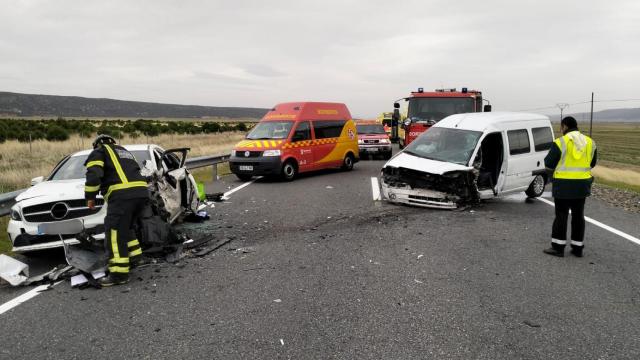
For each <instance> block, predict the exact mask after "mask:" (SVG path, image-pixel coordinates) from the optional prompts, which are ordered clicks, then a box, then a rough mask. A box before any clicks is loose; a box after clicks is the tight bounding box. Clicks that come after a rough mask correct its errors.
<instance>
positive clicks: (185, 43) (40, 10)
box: [0, 0, 640, 117]
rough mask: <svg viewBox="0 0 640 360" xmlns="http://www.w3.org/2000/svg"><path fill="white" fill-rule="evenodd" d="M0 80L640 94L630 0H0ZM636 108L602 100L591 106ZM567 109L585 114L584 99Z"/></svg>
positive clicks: (252, 96)
mask: <svg viewBox="0 0 640 360" xmlns="http://www.w3.org/2000/svg"><path fill="white" fill-rule="evenodd" d="M0 6H1V11H0V34H1V35H0V91H13V92H24V93H38V94H52V95H78V96H86V97H108V98H116V99H125V100H140V101H154V102H167V103H179V104H198V105H212V106H250V107H270V106H272V105H274V104H275V103H278V102H283V101H292V100H323V101H324V100H326V101H339V102H345V103H347V105H348V106H349V107H350V109H351V111H352V113H353V114H354V115H355V116H362V117H365V116H375V115H376V114H378V113H379V112H381V111H390V109H391V108H392V103H393V101H394V100H395V99H398V98H400V97H404V96H407V95H408V93H409V92H410V91H411V90H413V89H416V88H418V87H424V88H425V89H434V88H437V87H457V88H460V87H463V86H466V87H469V88H474V89H479V90H482V91H483V93H484V94H485V97H486V98H488V99H489V100H491V102H492V104H493V106H494V110H529V109H536V110H537V111H539V112H543V113H553V112H554V110H553V109H540V108H545V107H550V106H551V107H552V106H554V105H555V104H556V103H560V102H564V103H571V104H574V103H578V102H582V101H586V100H588V99H589V98H590V96H591V91H594V92H595V93H596V99H600V100H612V99H630V98H640V94H638V91H636V87H637V86H640V1H637V0H628V1H623V0H609V1H593V2H591V1H559V0H554V1H549V0H539V1H508V0H505V1H490V0H487V1H464V0H460V1H450V0H449V1H446V0H442V1H428V0H419V1H393V2H392V1H373V0H369V1H364V0H363V1H350V0H342V1H330V0H323V1H279V0H273V1H259V0H256V1H243V0H234V1H212V0H209V1H186V0H185V1H178V0H175V1H158V0H153V1H133V0H127V1H114V0H109V1H88V0H82V1H67V0H56V1H9V0H1V1H0ZM616 107H640V101H635V102H634V101H631V102H617V103H614V102H601V103H598V104H597V105H596V110H599V109H605V108H616ZM570 110H572V111H575V112H578V111H586V110H588V107H587V105H572V107H571V108H570Z"/></svg>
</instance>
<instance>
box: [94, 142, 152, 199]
mask: <svg viewBox="0 0 640 360" xmlns="http://www.w3.org/2000/svg"><path fill="white" fill-rule="evenodd" d="M85 166H86V168H87V179H86V182H85V187H84V197H85V199H87V200H94V199H95V198H96V195H98V191H100V193H101V194H102V197H104V199H105V201H108V200H109V199H113V198H118V199H134V198H141V197H147V196H149V193H148V190H147V182H146V180H145V178H144V177H143V176H142V175H141V174H140V166H139V165H138V163H137V162H136V160H135V158H134V157H133V155H132V154H131V153H130V152H129V151H127V150H126V149H125V148H123V147H122V146H118V145H111V144H103V145H101V146H100V147H99V148H97V149H95V150H93V151H92V152H91V154H89V157H88V158H87V161H86V162H85Z"/></svg>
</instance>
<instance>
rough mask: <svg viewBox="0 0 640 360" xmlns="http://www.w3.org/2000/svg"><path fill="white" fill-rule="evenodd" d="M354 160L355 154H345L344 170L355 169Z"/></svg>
mask: <svg viewBox="0 0 640 360" xmlns="http://www.w3.org/2000/svg"><path fill="white" fill-rule="evenodd" d="M354 162H355V160H354V159H353V155H352V154H351V153H348V154H347V156H345V157H344V160H343V161H342V170H344V171H351V170H353V164H354Z"/></svg>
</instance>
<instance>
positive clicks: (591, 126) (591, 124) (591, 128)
mask: <svg viewBox="0 0 640 360" xmlns="http://www.w3.org/2000/svg"><path fill="white" fill-rule="evenodd" d="M592 132H593V91H592V92H591V118H590V119H589V137H591V133H592Z"/></svg>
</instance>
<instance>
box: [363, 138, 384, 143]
mask: <svg viewBox="0 0 640 360" xmlns="http://www.w3.org/2000/svg"><path fill="white" fill-rule="evenodd" d="M379 142H380V140H378V139H371V140H365V141H364V143H365V144H378V143H379Z"/></svg>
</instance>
